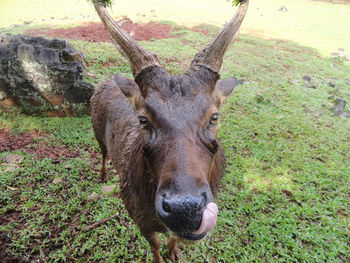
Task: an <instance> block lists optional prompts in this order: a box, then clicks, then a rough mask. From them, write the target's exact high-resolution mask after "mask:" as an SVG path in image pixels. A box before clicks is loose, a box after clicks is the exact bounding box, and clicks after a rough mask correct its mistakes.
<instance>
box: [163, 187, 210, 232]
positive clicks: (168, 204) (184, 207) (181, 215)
mask: <svg viewBox="0 0 350 263" xmlns="http://www.w3.org/2000/svg"><path fill="white" fill-rule="evenodd" d="M207 196H208V194H207V193H206V192H203V193H202V194H200V195H199V196H194V195H191V194H188V195H185V196H173V197H171V196H167V194H163V195H162V196H161V198H160V200H159V203H158V207H157V210H158V215H159V217H160V219H161V220H162V221H163V222H164V223H165V225H166V226H167V227H168V228H169V229H170V230H172V231H173V232H176V233H183V232H192V231H194V230H196V229H198V227H199V225H200V223H201V218H202V214H203V211H204V209H205V206H206V205H207V203H208V197H207Z"/></svg>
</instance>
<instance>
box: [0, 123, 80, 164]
mask: <svg viewBox="0 0 350 263" xmlns="http://www.w3.org/2000/svg"><path fill="white" fill-rule="evenodd" d="M44 135H47V133H45V132H40V131H37V130H34V131H28V132H21V133H13V132H10V129H9V128H4V129H0V152H4V151H10V152H11V151H14V150H18V149H22V150H23V152H27V153H30V154H32V155H33V156H34V158H37V159H43V158H50V159H52V160H53V161H54V162H55V163H59V162H61V160H64V159H70V158H75V157H78V156H79V155H80V151H79V150H76V151H71V150H70V149H69V147H68V146H67V145H57V144H54V145H49V142H48V141H45V140H43V141H38V142H35V141H34V139H35V138H43V137H44Z"/></svg>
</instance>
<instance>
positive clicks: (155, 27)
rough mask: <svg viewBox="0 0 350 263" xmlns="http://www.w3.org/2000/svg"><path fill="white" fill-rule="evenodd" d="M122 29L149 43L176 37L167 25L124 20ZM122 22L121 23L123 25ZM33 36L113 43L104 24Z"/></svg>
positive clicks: (33, 31) (34, 31) (36, 32)
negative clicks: (142, 23) (152, 40)
mask: <svg viewBox="0 0 350 263" xmlns="http://www.w3.org/2000/svg"><path fill="white" fill-rule="evenodd" d="M121 21H123V23H122V25H121V26H122V28H123V29H124V30H125V31H127V32H128V33H129V34H131V35H132V36H133V37H134V38H135V39H136V40H138V41H140V40H141V41H142V40H145V41H149V40H151V39H163V38H171V37H174V36H173V35H172V31H173V30H174V27H173V26H171V25H166V24H159V23H155V22H149V23H147V24H144V25H141V24H137V23H133V22H132V21H130V20H128V19H123V20H121ZM121 21H119V22H120V23H121ZM26 33H27V34H29V35H33V36H39V35H45V36H50V37H56V38H68V39H73V40H84V41H89V42H112V41H111V40H110V38H109V35H108V33H107V31H106V29H105V28H104V26H103V24H102V23H93V22H89V23H84V24H83V25H81V26H78V27H72V28H59V29H54V28H45V29H44V28H39V29H30V30H27V31H26Z"/></svg>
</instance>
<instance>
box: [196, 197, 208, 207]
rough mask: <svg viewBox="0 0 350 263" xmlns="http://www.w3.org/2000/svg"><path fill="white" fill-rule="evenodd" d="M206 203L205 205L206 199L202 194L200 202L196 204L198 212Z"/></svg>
mask: <svg viewBox="0 0 350 263" xmlns="http://www.w3.org/2000/svg"><path fill="white" fill-rule="evenodd" d="M206 203H207V197H206V194H205V193H203V194H202V198H201V201H200V203H199V204H198V208H197V209H198V211H199V210H201V209H202V208H203V207H204V206H205V205H206Z"/></svg>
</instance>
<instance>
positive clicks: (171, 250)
mask: <svg viewBox="0 0 350 263" xmlns="http://www.w3.org/2000/svg"><path fill="white" fill-rule="evenodd" d="M167 247H168V256H169V258H170V260H171V261H172V262H178V260H179V259H180V249H179V248H178V246H177V239H176V237H170V238H169V240H168V244H167Z"/></svg>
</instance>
